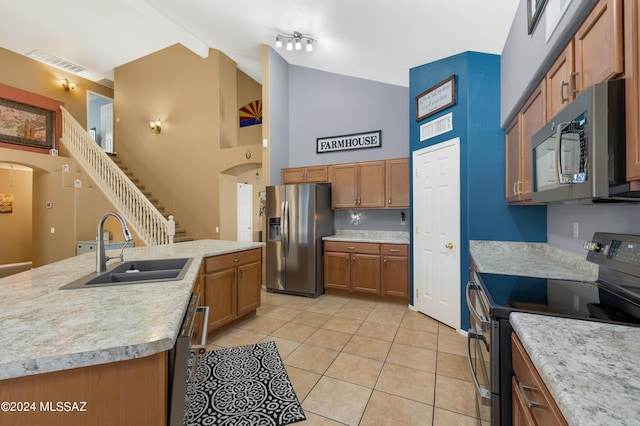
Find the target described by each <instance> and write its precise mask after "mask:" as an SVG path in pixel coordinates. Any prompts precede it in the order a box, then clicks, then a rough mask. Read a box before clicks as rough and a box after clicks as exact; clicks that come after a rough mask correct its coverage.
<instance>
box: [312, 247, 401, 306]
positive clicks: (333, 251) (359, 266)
mask: <svg viewBox="0 0 640 426" xmlns="http://www.w3.org/2000/svg"><path fill="white" fill-rule="evenodd" d="M407 254H408V246H407V245H406V244H378V243H359V242H342V241H326V242H325V243H324V286H325V288H335V289H340V290H348V291H354V292H361V293H370V294H378V295H383V296H393V297H401V298H408V295H409V266H408V265H409V260H408V256H407Z"/></svg>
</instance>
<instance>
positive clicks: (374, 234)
mask: <svg viewBox="0 0 640 426" xmlns="http://www.w3.org/2000/svg"><path fill="white" fill-rule="evenodd" d="M322 240H323V241H353V242H359V243H381V244H409V233H408V232H403V231H374V230H373V231H372V230H362V231H361V230H351V229H347V230H342V229H339V230H337V231H336V233H335V234H334V235H329V236H327V237H322Z"/></svg>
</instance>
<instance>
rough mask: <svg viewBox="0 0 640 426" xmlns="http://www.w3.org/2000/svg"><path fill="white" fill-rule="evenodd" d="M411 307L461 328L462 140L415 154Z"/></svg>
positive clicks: (443, 143)
mask: <svg viewBox="0 0 640 426" xmlns="http://www.w3.org/2000/svg"><path fill="white" fill-rule="evenodd" d="M413 206H414V207H413V225H414V229H413V232H414V239H413V242H414V246H413V260H414V262H413V283H414V301H415V303H414V305H415V306H416V308H417V309H418V310H419V311H420V312H422V313H424V314H427V315H429V316H430V317H432V318H435V319H436V320H438V321H440V322H442V323H444V324H447V325H449V326H451V327H453V328H455V329H456V330H458V329H460V138H455V139H452V140H449V141H446V142H442V143H439V144H436V145H433V146H429V147H426V148H423V149H421V150H418V151H414V153H413Z"/></svg>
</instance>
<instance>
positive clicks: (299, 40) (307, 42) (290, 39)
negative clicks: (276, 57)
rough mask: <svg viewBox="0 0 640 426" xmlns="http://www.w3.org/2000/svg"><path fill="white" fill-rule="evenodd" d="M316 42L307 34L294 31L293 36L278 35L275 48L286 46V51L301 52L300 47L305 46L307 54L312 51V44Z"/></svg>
mask: <svg viewBox="0 0 640 426" xmlns="http://www.w3.org/2000/svg"><path fill="white" fill-rule="evenodd" d="M317 42H318V40H316V39H315V38H313V37H311V36H310V35H308V34H301V33H299V32H298V31H294V32H293V34H278V35H277V36H276V47H282V46H283V45H284V46H286V49H287V50H293V49H295V50H302V46H303V45H304V46H305V50H306V51H307V52H311V51H312V50H313V44H314V43H317Z"/></svg>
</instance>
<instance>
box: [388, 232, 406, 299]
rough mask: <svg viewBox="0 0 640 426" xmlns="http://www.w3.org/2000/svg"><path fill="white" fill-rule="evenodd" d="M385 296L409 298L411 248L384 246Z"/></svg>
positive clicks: (394, 245) (401, 245)
mask: <svg viewBox="0 0 640 426" xmlns="http://www.w3.org/2000/svg"><path fill="white" fill-rule="evenodd" d="M381 251H382V288H381V293H382V295H383V296H394V297H401V298H403V299H408V298H409V246H408V245H406V244H382V249H381Z"/></svg>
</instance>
